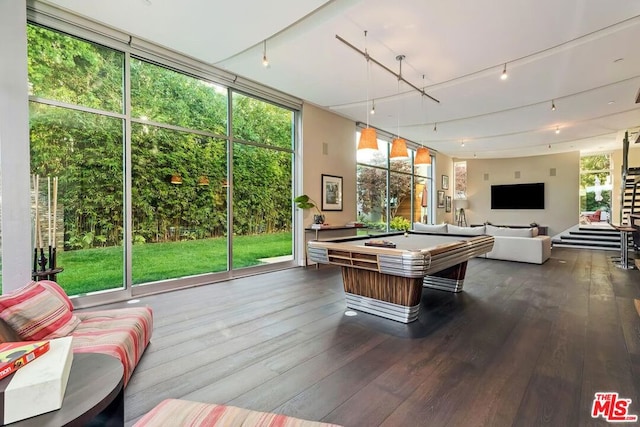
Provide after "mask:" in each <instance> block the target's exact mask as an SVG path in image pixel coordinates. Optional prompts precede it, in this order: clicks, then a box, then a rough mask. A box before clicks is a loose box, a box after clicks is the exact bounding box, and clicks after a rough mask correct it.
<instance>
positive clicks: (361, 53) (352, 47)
mask: <svg viewBox="0 0 640 427" xmlns="http://www.w3.org/2000/svg"><path fill="white" fill-rule="evenodd" d="M366 34H367V32H366V31H365V40H366ZM336 38H337V39H338V40H339V41H341V42H342V43H344V44H345V45H347V46H349V47H350V48H351V49H353V50H355V51H356V52H358V53H359V54H360V55H362V56H364V57H365V58H366V59H367V63H369V61H371V62H373V63H374V64H376V65H378V66H380V68H382V69H383V70H385V71H387V72H388V73H390V74H392V75H394V76H395V77H396V78H397V79H398V80H399V81H403V82H405V83H406V84H407V85H408V86H410V87H412V88H413V89H415V90H417V91H418V92H420V94H421V95H422V96H426V97H427V98H429V99H430V100H432V101H433V102H437V103H438V104H439V103H440V101H438V100H437V99H436V98H434V97H433V96H431V95H429V94H428V93H426V92H425V91H424V89H420V88H419V87H418V86H416V85H414V84H413V83H411V82H410V81H408V80H406V79H405V78H404V77H402V72H400V73H399V74H396V73H395V72H393V71H391V70H390V69H389V67H387V66H386V65H384V64H382V63H381V62H380V61H378V60H376V59H375V58H372V57H371V56H370V55H369V52H367V48H366V45H365V49H364V52H363V51H361V50H360V49H358V48H357V47H355V46H354V45H352V44H351V43H349V42H348V41H346V40H345V39H343V38H342V37H340V36H339V35H337V34H336ZM400 56H402V55H400ZM396 59H398V58H397V57H396Z"/></svg>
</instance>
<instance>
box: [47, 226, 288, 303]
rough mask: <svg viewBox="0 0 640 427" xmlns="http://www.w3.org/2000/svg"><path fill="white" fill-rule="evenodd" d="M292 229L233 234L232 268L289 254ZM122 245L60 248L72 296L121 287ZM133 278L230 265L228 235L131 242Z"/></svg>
mask: <svg viewBox="0 0 640 427" xmlns="http://www.w3.org/2000/svg"><path fill="white" fill-rule="evenodd" d="M291 247H292V246H291V232H287V233H273V234H262V235H252V236H236V237H234V239H233V263H234V268H242V267H248V266H252V265H258V264H260V261H258V259H260V258H269V257H275V256H282V255H291V253H292V249H291ZM123 262H124V261H123V248H122V247H108V248H95V249H83V250H75V251H68V252H59V253H58V263H57V264H58V266H60V267H63V268H64V271H63V272H62V273H60V274H59V275H58V278H57V280H58V283H60V285H61V286H62V287H63V288H64V289H65V291H66V292H67V294H69V295H78V294H83V293H87V292H94V291H99V290H103V289H113V288H118V287H122V286H123V285H122V283H123V279H122V277H123ZM132 262H133V283H134V284H140V283H147V282H153V281H156V280H163V279H173V278H177V277H183V276H190V275H194V274H202V273H211V272H219V271H225V270H226V269H227V240H226V238H224V237H221V238H213V239H202V240H185V241H180V242H169V243H147V244H143V245H135V246H134V247H133V257H132Z"/></svg>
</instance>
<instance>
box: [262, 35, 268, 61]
mask: <svg viewBox="0 0 640 427" xmlns="http://www.w3.org/2000/svg"><path fill="white" fill-rule="evenodd" d="M262 66H263V67H265V68H267V67H268V66H269V60H268V59H267V41H266V40H265V41H264V42H263V49H262Z"/></svg>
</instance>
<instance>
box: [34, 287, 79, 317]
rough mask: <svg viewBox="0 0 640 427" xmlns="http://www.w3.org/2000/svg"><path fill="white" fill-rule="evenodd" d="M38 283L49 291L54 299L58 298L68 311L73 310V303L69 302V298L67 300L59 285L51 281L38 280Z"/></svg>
mask: <svg viewBox="0 0 640 427" xmlns="http://www.w3.org/2000/svg"><path fill="white" fill-rule="evenodd" d="M38 283H39V284H40V285H41V286H44V287H45V288H47V289H48V290H49V291H51V293H52V294H53V295H54V296H55V297H57V298H59V299H60V301H62V302H63V303H64V304H65V305H66V306H67V307H69V310H73V302H71V298H69V296H68V295H67V293H66V292H65V291H64V289H62V288H61V287H60V285H58V284H57V283H56V282H53V281H51V280H40V281H39V282H38Z"/></svg>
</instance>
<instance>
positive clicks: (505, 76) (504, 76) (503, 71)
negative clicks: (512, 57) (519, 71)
mask: <svg viewBox="0 0 640 427" xmlns="http://www.w3.org/2000/svg"><path fill="white" fill-rule="evenodd" d="M507 77H509V75H508V74H507V64H506V63H505V64H504V68H503V69H502V75H501V76H500V79H501V80H507Z"/></svg>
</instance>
